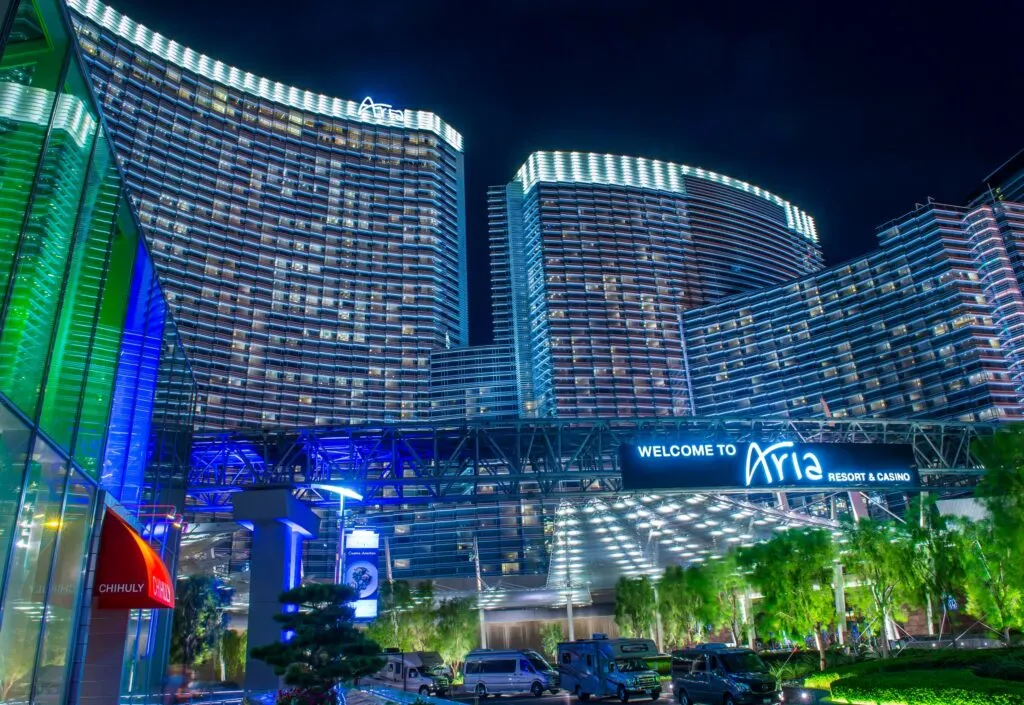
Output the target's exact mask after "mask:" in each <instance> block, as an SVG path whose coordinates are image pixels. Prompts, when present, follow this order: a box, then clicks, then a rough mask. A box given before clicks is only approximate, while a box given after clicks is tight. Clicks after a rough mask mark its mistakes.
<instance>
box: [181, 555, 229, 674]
mask: <svg viewBox="0 0 1024 705" xmlns="http://www.w3.org/2000/svg"><path fill="white" fill-rule="evenodd" d="M232 597H233V593H232V591H231V589H230V588H228V587H226V586H225V585H224V583H223V582H221V580H220V579H219V578H215V577H213V576H210V575H192V576H189V577H187V578H182V579H180V580H178V584H177V586H176V587H175V591H174V621H173V625H172V627H171V662H172V663H180V664H183V665H184V666H185V667H186V668H191V667H192V666H194V665H198V664H201V663H203V662H204V661H206V659H208V658H209V657H210V656H211V655H212V654H213V653H214V652H215V651H216V650H217V647H218V646H219V645H220V640H221V637H222V636H223V635H224V630H225V629H226V628H227V617H226V615H225V614H224V608H226V607H228V606H229V605H230V604H231V600H232Z"/></svg>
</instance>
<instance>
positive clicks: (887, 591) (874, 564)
mask: <svg viewBox="0 0 1024 705" xmlns="http://www.w3.org/2000/svg"><path fill="white" fill-rule="evenodd" d="M844 538H845V543H844V546H843V554H842V560H843V563H844V565H845V566H846V569H847V571H848V572H851V573H853V574H854V575H856V576H857V577H858V578H860V579H861V580H862V581H864V583H865V586H864V587H866V588H867V590H868V593H869V594H870V595H871V601H872V607H873V609H874V612H875V613H876V614H878V615H879V616H880V617H881V620H882V634H883V637H884V638H883V639H882V656H883V657H885V658H888V657H889V656H890V655H891V652H890V647H889V639H888V633H887V632H888V630H887V627H888V625H889V623H890V622H891V621H892V620H893V619H894V613H895V611H896V610H897V609H898V608H899V607H900V606H901V605H902V604H904V603H905V602H907V601H908V600H911V599H913V594H914V590H913V589H914V587H915V586H917V585H919V582H920V580H919V578H918V577H917V576H919V575H921V574H923V573H924V569H923V567H922V566H923V559H924V558H925V556H924V554H923V552H921V551H918V550H917V548H916V546H915V544H914V540H913V536H912V535H911V533H910V532H909V531H908V530H907V527H906V525H904V524H896V523H892V522H886V523H882V522H877V521H873V520H871V519H861V520H860V521H858V522H857V523H856V524H852V525H850V526H848V527H847V528H846V531H845V532H844Z"/></svg>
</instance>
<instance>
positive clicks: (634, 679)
mask: <svg viewBox="0 0 1024 705" xmlns="http://www.w3.org/2000/svg"><path fill="white" fill-rule="evenodd" d="M626 684H627V685H629V686H631V687H632V686H635V685H636V678H630V679H629V680H628V681H626Z"/></svg>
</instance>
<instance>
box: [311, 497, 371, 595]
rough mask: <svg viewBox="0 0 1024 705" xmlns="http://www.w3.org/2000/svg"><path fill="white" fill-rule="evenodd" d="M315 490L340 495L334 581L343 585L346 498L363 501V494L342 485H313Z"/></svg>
mask: <svg viewBox="0 0 1024 705" xmlns="http://www.w3.org/2000/svg"><path fill="white" fill-rule="evenodd" d="M311 487H312V488H313V489H314V490H318V491H320V492H331V493H333V494H336V495H338V553H337V556H336V558H335V561H334V582H335V583H336V584H338V585H341V582H342V580H344V578H345V498H346V497H347V498H349V499H354V500H356V501H357V502H361V501H363V495H361V494H359V493H358V492H356V491H355V490H353V489H349V488H348V487H342V486H341V485H311Z"/></svg>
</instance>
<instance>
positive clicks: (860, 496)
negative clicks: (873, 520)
mask: <svg viewBox="0 0 1024 705" xmlns="http://www.w3.org/2000/svg"><path fill="white" fill-rule="evenodd" d="M849 497H850V512H851V513H852V514H853V520H854V521H860V520H861V519H868V518H870V516H871V513H870V512H869V511H868V501H867V498H866V497H865V496H864V493H863V492H850V493H849Z"/></svg>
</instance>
